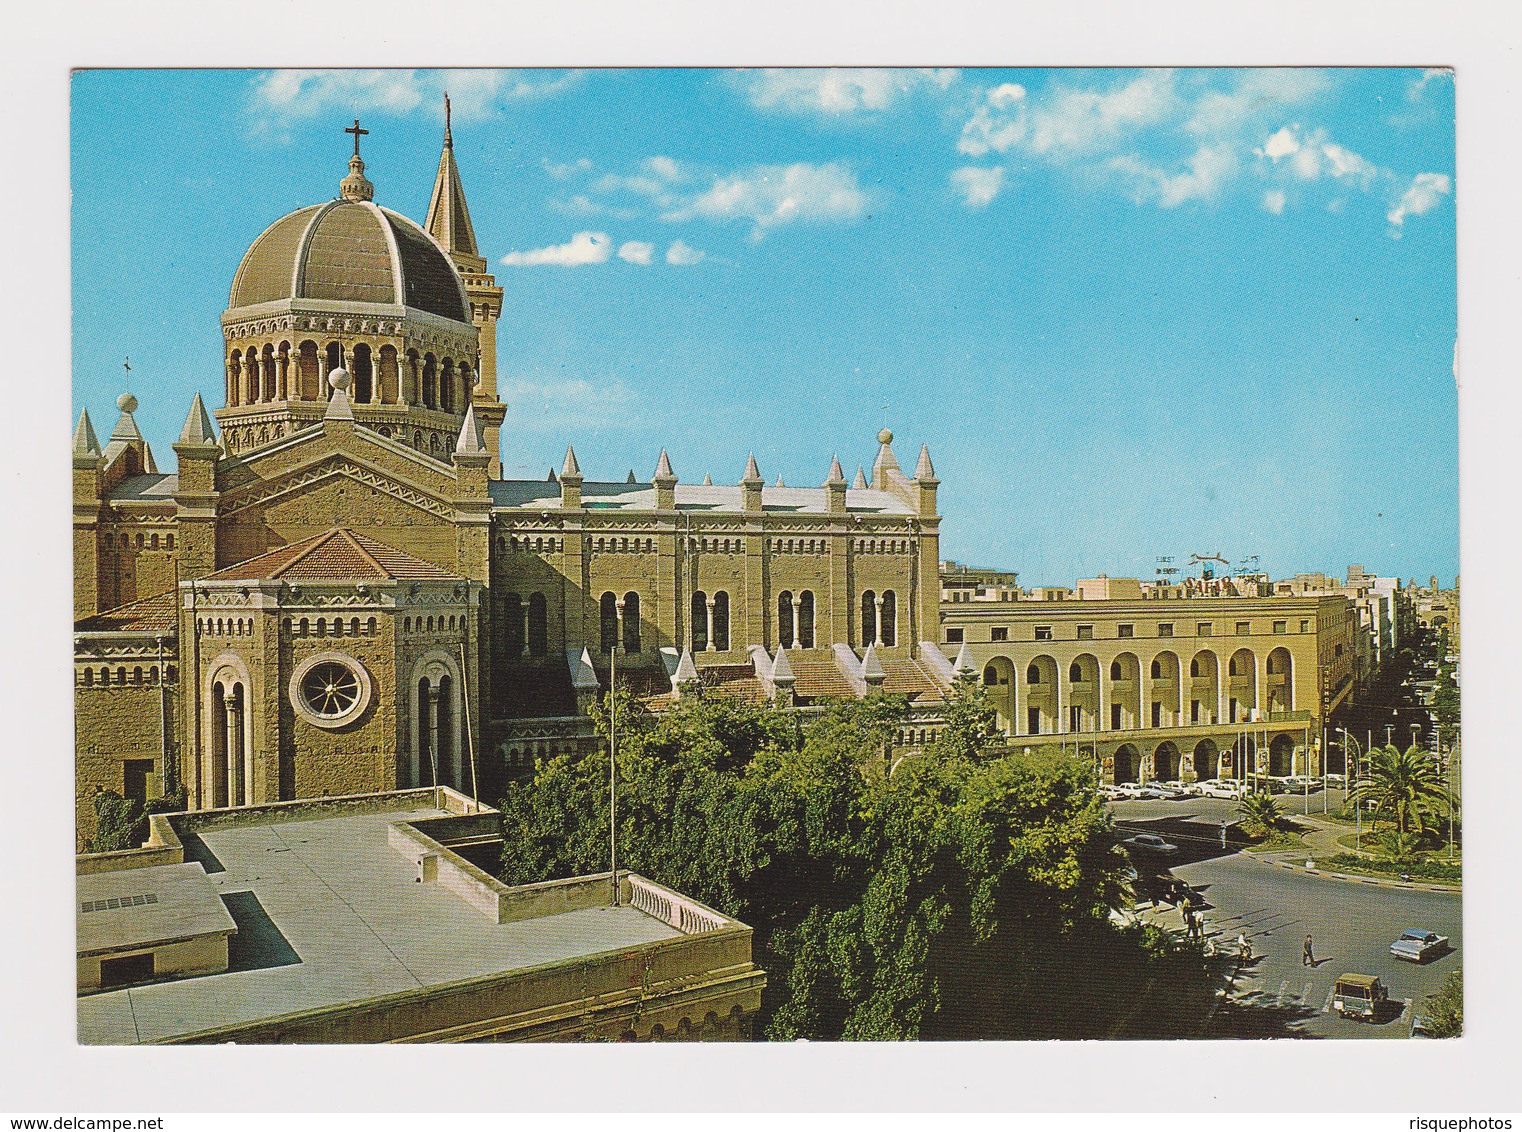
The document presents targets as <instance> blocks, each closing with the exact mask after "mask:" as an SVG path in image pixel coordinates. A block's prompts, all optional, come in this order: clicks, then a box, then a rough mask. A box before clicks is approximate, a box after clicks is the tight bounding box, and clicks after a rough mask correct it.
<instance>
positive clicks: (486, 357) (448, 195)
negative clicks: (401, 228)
mask: <svg viewBox="0 0 1522 1132" xmlns="http://www.w3.org/2000/svg"><path fill="white" fill-rule="evenodd" d="M424 227H425V228H427V229H428V234H429V235H430V236H432V237H433V238H434V239H435V240H437V241H438V243H439V245H440V246H441V247H442V248H443V249H444V250H445V251H446V252H447V253H448V254H449V258H450V260H451V261H453V263H454V265H455V267H456V268H457V269H458V270H459V272H460V278H461V279H462V280H464V283H465V297H466V301H467V302H468V303H469V305H470V318H471V321H472V322H473V323H475V326H476V334H477V336H478V338H479V341H480V345H479V350H478V352H479V355H480V368H479V372H478V378H479V380H478V381H477V383H476V387H475V393H474V395H473V397H472V402H473V404H474V405H475V410H476V420H477V421H478V422H479V423H480V426H481V438H482V441H483V442H484V443H485V445H486V450H487V452H488V453H490V455H491V464H490V467H489V468H488V470H487V474H488V475H489V476H490V477H491V478H492V479H501V478H502V447H501V440H500V438H501V434H502V418H503V417H504V416H505V415H506V414H507V406H506V405H504V404H502V402H501V401H500V400H498V399H497V319H498V318H499V317H500V316H501V314H502V288H501V287H498V286H497V280H496V278H495V277H494V276H493V275H492V274H491V273H490V272H488V271H487V270H486V258H485V257H484V256H483V255H481V253H480V250H479V249H478V248H477V247H476V230H475V228H474V227H473V226H472V225H471V222H470V209H469V208H468V207H467V206H466V204H465V186H464V185H462V184H461V183H460V167H459V166H458V165H456V164H455V159H454V134H453V132H452V130H451V128H450V120H449V95H448V94H447V93H446V94H445V95H444V151H443V153H441V154H440V155H439V172H438V176H437V177H435V178H434V182H433V196H432V197H431V198H430V199H429V201H428V218H427V220H426V222H425V223H424Z"/></svg>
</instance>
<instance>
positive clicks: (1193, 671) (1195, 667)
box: [1189, 657, 1200, 678]
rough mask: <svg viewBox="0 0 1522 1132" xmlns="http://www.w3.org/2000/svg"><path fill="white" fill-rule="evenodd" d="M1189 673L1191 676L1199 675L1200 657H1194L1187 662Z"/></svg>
mask: <svg viewBox="0 0 1522 1132" xmlns="http://www.w3.org/2000/svg"><path fill="white" fill-rule="evenodd" d="M1189 675H1190V676H1191V677H1192V678H1198V677H1199V675H1200V658H1199V657H1195V658H1194V659H1193V660H1191V661H1190V662H1189Z"/></svg>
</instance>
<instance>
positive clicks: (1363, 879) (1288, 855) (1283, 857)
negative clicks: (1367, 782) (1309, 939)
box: [1252, 814, 1463, 892]
mask: <svg viewBox="0 0 1522 1132" xmlns="http://www.w3.org/2000/svg"><path fill="white" fill-rule="evenodd" d="M1285 816H1286V817H1291V818H1294V819H1295V820H1296V821H1298V822H1300V823H1302V825H1307V826H1310V828H1309V829H1307V830H1306V831H1305V832H1304V833H1302V834H1301V835H1300V839H1301V840H1302V841H1304V842H1305V843H1306V845H1308V846H1309V847H1310V850H1309V854H1306V853H1301V852H1296V851H1286V850H1278V851H1276V852H1272V853H1252V856H1254V857H1257V858H1259V859H1260V860H1262V861H1266V862H1268V863H1269V864H1272V865H1278V866H1279V867H1280V868H1286V869H1302V870H1304V871H1306V872H1313V873H1316V874H1318V875H1320V876H1327V877H1333V878H1335V879H1337V880H1346V881H1352V882H1354V883H1356V884H1372V885H1377V886H1379V887H1381V888H1413V889H1418V890H1420V891H1422V892H1454V891H1457V890H1458V889H1461V888H1462V887H1463V885H1462V884H1442V883H1436V882H1433V883H1429V882H1426V881H1418V880H1400V879H1398V878H1396V877H1378V876H1363V875H1362V874H1360V873H1339V872H1333V871H1331V870H1328V869H1324V868H1322V867H1321V865H1320V862H1321V861H1329V860H1331V859H1332V858H1333V857H1335V856H1336V855H1337V854H1338V853H1351V854H1353V855H1355V856H1358V857H1367V858H1370V859H1374V854H1372V853H1367V852H1364V851H1363V850H1355V849H1351V848H1349V847H1348V846H1346V845H1342V844H1340V843H1339V841H1338V838H1340V837H1345V836H1347V834H1348V832H1349V830H1348V828H1347V826H1345V825H1340V824H1337V823H1335V822H1328V821H1323V820H1321V819H1320V818H1318V817H1317V815H1315V814H1311V815H1309V816H1307V815H1305V814H1287V815H1285ZM1307 861H1312V862H1315V863H1316V867H1315V868H1311V869H1307V868H1306V867H1305V866H1306V862H1307Z"/></svg>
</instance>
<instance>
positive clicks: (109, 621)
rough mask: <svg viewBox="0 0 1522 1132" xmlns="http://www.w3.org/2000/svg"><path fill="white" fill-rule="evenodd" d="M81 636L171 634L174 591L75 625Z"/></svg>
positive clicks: (109, 610) (173, 624)
mask: <svg viewBox="0 0 1522 1132" xmlns="http://www.w3.org/2000/svg"><path fill="white" fill-rule="evenodd" d="M74 628H75V630H76V631H77V632H81V633H173V632H174V631H175V591H174V590H165V591H164V592H163V593H161V594H154V595H153V596H152V597H145V598H140V599H138V600H137V601H134V602H129V603H128V604H126V605H119V606H117V607H116V608H115V609H107V610H105V611H104V612H102V613H97V614H95V615H94V616H93V617H86V618H83V619H82V620H80V621H76V622H74Z"/></svg>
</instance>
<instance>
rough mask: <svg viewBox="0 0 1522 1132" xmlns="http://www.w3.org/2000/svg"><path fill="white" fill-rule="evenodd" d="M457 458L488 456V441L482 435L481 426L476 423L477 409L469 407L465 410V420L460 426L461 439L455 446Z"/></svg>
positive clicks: (472, 406) (473, 406)
mask: <svg viewBox="0 0 1522 1132" xmlns="http://www.w3.org/2000/svg"><path fill="white" fill-rule="evenodd" d="M454 450H455V455H457V456H479V455H485V454H486V439H485V438H484V437H483V436H482V435H481V426H480V425H479V424H478V423H477V422H476V407H475V405H473V404H472V405H469V406H467V407H466V409H465V420H464V422H463V423H462V424H461V425H460V439H459V440H458V441H457V442H456V443H455V446H454Z"/></svg>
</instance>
